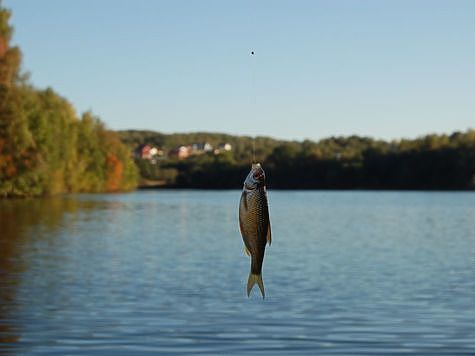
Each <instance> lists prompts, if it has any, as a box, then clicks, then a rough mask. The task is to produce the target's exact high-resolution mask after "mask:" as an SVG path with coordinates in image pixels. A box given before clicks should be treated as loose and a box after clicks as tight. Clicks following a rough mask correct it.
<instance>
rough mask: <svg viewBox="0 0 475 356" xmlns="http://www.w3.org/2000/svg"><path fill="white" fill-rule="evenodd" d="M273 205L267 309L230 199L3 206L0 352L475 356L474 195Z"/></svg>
mask: <svg viewBox="0 0 475 356" xmlns="http://www.w3.org/2000/svg"><path fill="white" fill-rule="evenodd" d="M269 195H270V205H271V211H270V212H271V223H272V228H273V235H272V236H273V244H272V246H271V247H269V248H268V249H267V251H266V258H265V262H264V270H263V278H264V283H265V286H266V299H265V300H262V299H261V298H260V296H259V291H258V289H257V288H256V290H254V291H253V293H252V295H251V298H249V299H248V298H247V297H246V291H245V287H246V282H247V276H248V272H249V267H250V264H249V259H248V257H246V256H245V255H244V253H243V244H242V240H241V237H240V235H239V229H238V223H237V207H238V200H239V196H240V192H238V191H213V192H208V191H147V192H135V193H131V194H120V195H77V196H66V197H60V198H54V199H36V200H11V201H0V352H1V351H7V352H13V353H47V354H52V353H59V354H64V353H68V354H71V353H82V354H84V353H86V354H93V353H122V354H130V353H131V352H135V353H136V352H154V353H157V352H162V353H173V352H177V353H192V354H199V353H205V354H209V353H220V354H230V353H236V354H242V353H260V354H270V355H275V354H279V353H280V354H289V353H294V354H303V353H310V354H314V353H316V352H318V353H319V354H407V353H426V354H464V353H465V354H475V274H474V272H475V194H471V193H434V192H430V193H429V192H427V193H426V192H423V193H422V192H404V193H402V192H387V193H386V192H282V191H271V192H270V193H269Z"/></svg>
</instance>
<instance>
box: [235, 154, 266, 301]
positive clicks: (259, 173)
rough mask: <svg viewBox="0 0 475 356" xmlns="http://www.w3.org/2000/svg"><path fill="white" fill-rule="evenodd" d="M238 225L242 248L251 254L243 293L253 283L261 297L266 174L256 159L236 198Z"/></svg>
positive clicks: (249, 290)
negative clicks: (239, 197) (237, 201)
mask: <svg viewBox="0 0 475 356" xmlns="http://www.w3.org/2000/svg"><path fill="white" fill-rule="evenodd" d="M239 228H240V231H241V236H242V239H243V241H244V246H245V248H244V251H245V252H246V254H247V255H248V256H250V257H251V271H250V272H249V278H248V281H247V296H248V297H249V295H250V293H251V290H252V288H253V287H254V285H255V284H256V283H257V285H258V286H259V289H260V291H261V294H262V298H263V299H264V298H265V291H264V281H263V280H262V264H263V262H264V253H265V249H266V245H267V244H269V246H270V245H271V243H272V236H271V226H270V218H269V203H268V200H267V191H266V176H265V172H264V169H262V167H261V165H260V163H255V164H253V165H252V168H251V171H250V172H249V174H248V175H247V177H246V179H245V180H244V186H243V190H242V194H241V199H240V202H239Z"/></svg>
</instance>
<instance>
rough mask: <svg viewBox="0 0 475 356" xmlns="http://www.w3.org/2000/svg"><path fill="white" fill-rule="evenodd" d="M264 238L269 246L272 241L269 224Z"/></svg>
mask: <svg viewBox="0 0 475 356" xmlns="http://www.w3.org/2000/svg"><path fill="white" fill-rule="evenodd" d="M266 239H267V243H268V244H269V246H270V245H271V243H272V233H271V232H270V224H269V227H268V228H267V236H266Z"/></svg>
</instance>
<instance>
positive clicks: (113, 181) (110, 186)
mask: <svg viewBox="0 0 475 356" xmlns="http://www.w3.org/2000/svg"><path fill="white" fill-rule="evenodd" d="M106 165H107V181H106V191H108V192H114V191H117V190H119V189H120V183H121V182H122V172H123V171H124V165H123V164H122V162H121V161H120V160H119V159H118V158H117V156H116V155H114V154H112V153H108V154H107V159H106Z"/></svg>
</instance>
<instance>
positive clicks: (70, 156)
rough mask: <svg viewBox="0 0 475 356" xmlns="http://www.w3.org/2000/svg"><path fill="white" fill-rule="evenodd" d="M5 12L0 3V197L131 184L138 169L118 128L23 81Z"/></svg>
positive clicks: (102, 189)
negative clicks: (120, 136) (108, 126)
mask: <svg viewBox="0 0 475 356" xmlns="http://www.w3.org/2000/svg"><path fill="white" fill-rule="evenodd" d="M10 15H11V14H10V12H9V11H8V10H7V9H5V8H3V7H2V6H1V5H0V197H28V196H45V195H52V194H58V193H74V192H114V191H123V190H130V189H134V188H135V187H136V185H137V179H138V170H137V167H136V165H135V163H134V162H133V160H132V157H131V155H130V152H129V149H128V147H126V146H125V145H124V144H123V143H122V142H121V141H120V139H119V136H118V135H117V133H115V132H113V131H111V130H108V129H107V128H106V127H105V126H104V124H103V123H102V122H101V121H100V120H99V118H97V117H96V116H94V115H93V114H92V113H91V112H86V113H83V114H82V115H78V114H77V113H76V111H75V109H74V107H73V106H72V105H71V104H70V103H69V102H68V101H67V100H66V99H65V98H63V97H61V96H60V95H58V94H57V93H56V92H54V91H53V90H52V89H51V88H47V89H44V90H40V89H36V88H35V87H33V86H32V85H31V84H30V83H29V82H28V76H27V75H26V74H24V73H23V72H22V70H21V59H22V54H21V51H20V49H19V48H18V47H17V46H11V45H10V42H11V38H12V33H13V29H12V27H11V26H10V25H9V18H10Z"/></svg>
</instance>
